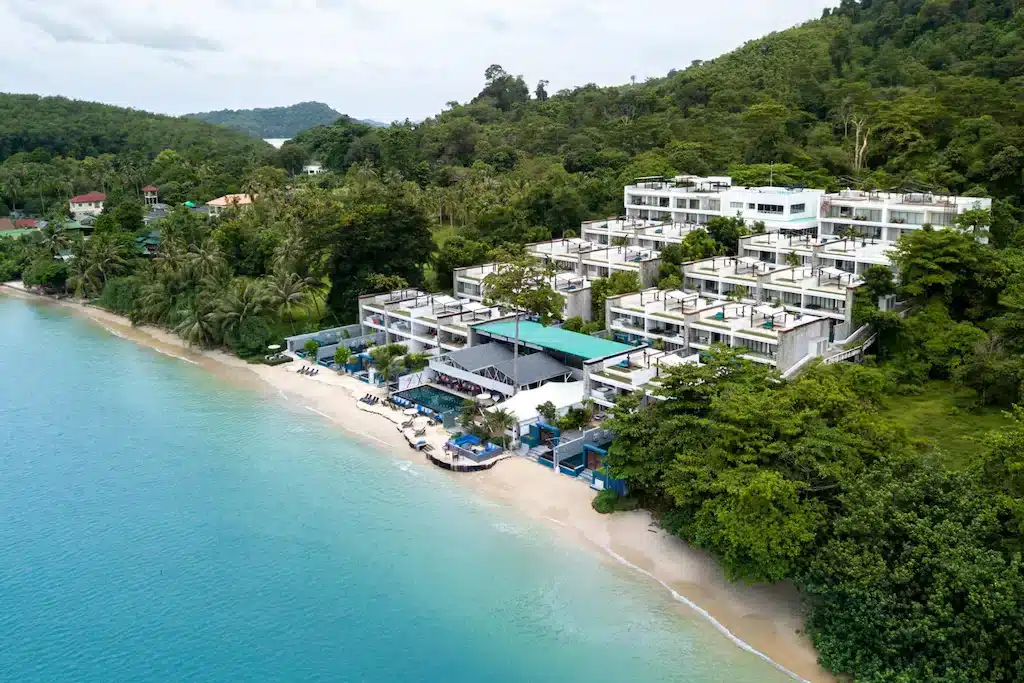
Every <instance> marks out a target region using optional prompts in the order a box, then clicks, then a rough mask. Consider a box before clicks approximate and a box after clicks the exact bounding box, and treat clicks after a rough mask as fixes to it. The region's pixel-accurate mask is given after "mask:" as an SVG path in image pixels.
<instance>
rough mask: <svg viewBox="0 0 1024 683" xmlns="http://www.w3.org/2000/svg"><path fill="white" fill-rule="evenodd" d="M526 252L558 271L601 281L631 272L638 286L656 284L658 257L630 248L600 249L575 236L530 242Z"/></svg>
mask: <svg viewBox="0 0 1024 683" xmlns="http://www.w3.org/2000/svg"><path fill="white" fill-rule="evenodd" d="M526 253H527V254H529V255H531V256H534V257H536V258H539V259H540V260H542V261H544V262H545V263H551V264H553V265H554V266H555V268H556V269H558V271H559V272H566V273H575V274H576V275H582V276H584V277H586V278H589V279H597V278H605V277H608V276H609V275H611V274H612V273H616V272H634V273H636V274H637V275H638V276H639V277H640V284H641V286H642V287H650V286H652V285H654V284H656V283H657V281H658V267H659V266H660V265H661V254H660V253H659V252H657V251H654V250H652V249H643V248H641V247H631V246H602V245H600V244H595V243H593V242H589V241H587V240H584V239H580V238H578V237H571V238H563V239H559V240H550V241H548V242H534V243H533V244H527V245H526Z"/></svg>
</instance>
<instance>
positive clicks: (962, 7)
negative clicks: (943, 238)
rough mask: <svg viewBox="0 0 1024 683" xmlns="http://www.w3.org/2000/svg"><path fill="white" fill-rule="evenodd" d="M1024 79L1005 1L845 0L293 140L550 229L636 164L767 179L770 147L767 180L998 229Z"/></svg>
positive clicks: (1016, 28)
mask: <svg viewBox="0 0 1024 683" xmlns="http://www.w3.org/2000/svg"><path fill="white" fill-rule="evenodd" d="M1022 86H1024V11H1022V10H1021V9H1020V8H1019V5H1018V3H1016V2H1014V0H980V1H978V2H966V1H965V0H927V1H926V0H863V1H862V2H854V1H853V0H844V1H843V2H842V4H841V5H840V7H838V8H836V9H835V10H826V11H825V13H824V16H822V17H821V18H819V19H816V20H813V21H809V22H807V23H806V24H803V25H801V26H798V27H795V28H792V29H789V30H786V31H781V32H778V33H773V34H770V35H768V36H765V37H763V38H761V39H758V40H754V41H751V42H749V43H747V44H746V45H744V46H742V47H741V48H739V49H737V50H735V51H734V52H731V53H729V54H727V55H724V56H722V57H720V58H718V59H715V60H712V61H708V62H703V63H701V62H695V63H693V64H692V65H690V66H689V67H688V68H685V69H682V70H680V71H676V72H672V73H670V74H668V75H667V76H666V77H664V78H659V79H653V80H650V81H648V82H646V83H639V84H636V85H623V86H617V87H598V86H596V85H585V86H582V87H578V88H574V89H571V90H563V91H560V92H557V93H553V94H550V93H548V92H547V90H546V82H544V81H541V82H540V83H538V84H537V85H536V86H532V85H531V84H527V83H525V82H524V81H523V79H522V78H521V77H517V76H515V75H513V74H511V73H508V72H506V71H505V70H504V69H502V68H501V67H499V66H497V65H495V66H493V67H491V68H490V69H488V71H487V74H486V84H485V87H484V88H483V90H482V91H481V92H480V93H479V95H477V96H476V97H475V98H473V100H472V101H470V102H467V103H464V104H458V103H451V105H450V107H449V108H448V109H446V110H445V111H444V112H443V113H441V114H439V115H438V116H436V117H433V118H431V119H428V120H426V121H424V122H422V123H421V124H416V125H414V124H411V123H409V122H406V123H405V124H401V125H392V126H391V127H390V128H387V129H368V128H364V127H361V126H359V125H358V124H356V123H353V122H351V121H347V120H344V119H341V120H339V121H338V122H337V123H335V124H334V125H333V126H329V127H326V128H317V129H314V130H311V131H307V132H306V133H305V134H304V135H303V136H301V138H300V139H299V140H297V141H296V143H297V144H299V145H301V146H302V147H304V148H305V149H306V151H307V152H309V153H311V154H316V155H317V156H318V157H319V158H320V160H321V161H323V162H325V163H326V164H328V165H329V166H330V167H331V168H332V169H333V170H335V171H338V172H344V171H345V170H347V168H348V167H350V166H351V165H353V164H356V163H359V162H369V163H372V164H373V165H374V166H376V167H377V168H379V169H381V170H384V171H388V170H394V171H397V172H399V173H401V174H402V175H403V176H404V177H405V178H408V179H413V180H416V181H417V182H419V183H420V184H421V185H423V186H425V187H430V186H432V187H434V188H436V191H435V198H434V200H433V201H434V204H435V207H436V209H437V211H436V213H437V214H438V216H439V217H440V218H442V219H450V220H452V222H453V223H465V224H472V223H473V222H474V220H475V219H476V217H477V216H479V215H481V214H482V213H485V209H486V208H488V207H490V206H504V205H507V204H510V205H511V207H512V209H513V211H512V213H513V214H514V215H512V216H511V217H510V218H509V220H512V221H514V222H516V223H518V224H520V225H522V226H524V227H535V226H542V227H544V228H547V229H551V230H554V231H555V232H556V233H559V232H561V230H563V229H569V228H572V227H574V226H575V224H576V223H577V222H578V220H579V219H580V218H582V217H588V216H597V215H601V214H605V215H608V214H612V213H615V212H617V211H619V210H621V193H622V185H623V184H624V183H626V182H628V181H629V180H631V179H632V178H634V177H636V176H641V175H653V174H667V173H673V172H685V173H695V174H702V173H710V172H716V173H730V174H731V175H733V177H734V179H735V181H736V182H737V183H742V184H761V183H764V184H767V182H768V164H769V163H770V162H774V164H775V169H774V180H775V182H776V183H777V184H791V185H808V186H819V187H822V186H823V187H830V188H839V187H846V186H863V187H872V188H895V187H918V188H931V189H935V190H948V191H950V192H953V193H957V194H982V193H983V194H989V195H992V196H995V197H997V198H1000V199H1002V200H1005V202H1006V203H1000V204H998V205H997V208H996V214H997V215H996V218H997V223H998V225H997V227H996V232H997V233H999V232H1000V230H1002V229H1004V228H1005V226H1006V225H1009V224H1010V223H1012V216H1015V215H1016V214H1015V212H1014V211H1013V210H1011V208H1010V207H1009V204H1012V205H1014V206H1017V207H1019V206H1020V205H1021V200H1022V192H1024V190H1022V189H1021V188H1022V172H1024V97H1022V92H1024V87H1022ZM450 214H454V215H450ZM999 237H1000V238H1001V237H1002V236H1001V235H999Z"/></svg>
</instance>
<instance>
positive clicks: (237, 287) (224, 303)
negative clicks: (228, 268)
mask: <svg viewBox="0 0 1024 683" xmlns="http://www.w3.org/2000/svg"><path fill="white" fill-rule="evenodd" d="M270 306H271V304H270V299H269V297H268V296H267V292H266V290H265V289H264V287H263V284H262V283H261V282H259V281H258V280H249V279H245V278H239V279H237V280H235V281H234V282H233V283H232V286H231V287H230V289H229V290H228V291H227V293H226V294H225V295H224V296H223V297H222V298H221V299H220V300H219V301H218V302H217V307H216V309H215V310H214V311H213V315H212V320H213V322H214V324H215V325H217V326H218V328H219V329H220V332H221V335H223V337H224V338H225V339H233V338H236V337H237V334H238V332H239V330H240V329H241V328H242V327H243V326H244V325H245V323H246V322H248V321H250V320H252V319H254V318H259V317H261V316H262V315H263V314H264V313H265V312H266V311H267V310H268V308H270Z"/></svg>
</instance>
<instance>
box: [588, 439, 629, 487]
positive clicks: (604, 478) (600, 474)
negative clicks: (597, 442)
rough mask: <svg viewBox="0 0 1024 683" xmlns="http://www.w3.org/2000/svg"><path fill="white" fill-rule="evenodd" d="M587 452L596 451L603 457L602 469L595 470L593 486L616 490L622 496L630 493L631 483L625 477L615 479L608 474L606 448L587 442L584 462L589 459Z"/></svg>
mask: <svg viewBox="0 0 1024 683" xmlns="http://www.w3.org/2000/svg"><path fill="white" fill-rule="evenodd" d="M587 453H595V454H597V455H599V456H600V457H601V469H599V470H594V483H593V485H592V486H591V488H595V489H596V488H605V489H611V490H612V491H615V493H617V494H619V495H620V496H625V495H626V494H628V493H629V485H628V484H627V483H626V481H625V480H624V479H613V478H612V477H610V476H608V473H607V472H606V471H605V462H604V461H605V458H607V457H608V451H607V450H606V449H604V448H598V447H597V446H594V445H591V444H586V445H585V446H583V462H584V463H586V461H587ZM598 482H601V486H598Z"/></svg>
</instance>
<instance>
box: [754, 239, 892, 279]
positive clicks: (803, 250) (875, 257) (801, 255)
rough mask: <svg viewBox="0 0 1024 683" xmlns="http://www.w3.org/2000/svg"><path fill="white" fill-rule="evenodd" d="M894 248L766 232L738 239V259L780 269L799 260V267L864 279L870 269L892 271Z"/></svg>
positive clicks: (860, 241) (877, 242)
mask: <svg viewBox="0 0 1024 683" xmlns="http://www.w3.org/2000/svg"><path fill="white" fill-rule="evenodd" d="M893 247H894V244H893V243H892V242H885V241H883V240H877V239H869V238H864V237H861V238H852V237H850V238H847V237H836V238H827V237H826V238H823V239H819V238H816V237H814V236H812V235H801V234H785V233H776V232H767V233H761V234H759V235H748V236H747V237H741V238H740V244H739V256H740V257H747V258H756V259H758V260H760V261H764V262H765V263H772V264H777V265H783V266H788V265H796V262H797V259H799V261H800V264H799V265H804V266H813V267H820V268H837V269H839V270H844V271H846V272H849V273H854V274H856V275H863V273H864V271H865V270H867V269H868V268H870V267H871V266H885V267H887V268H891V267H892V264H891V259H890V252H891V251H892V249H893ZM792 254H795V256H791V255H792Z"/></svg>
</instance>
